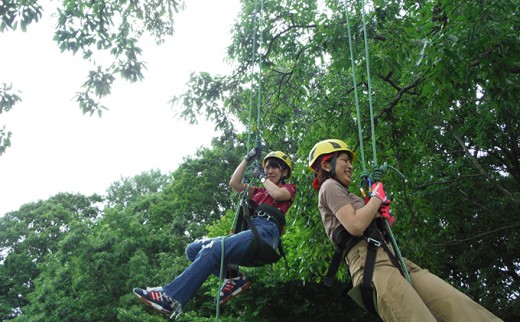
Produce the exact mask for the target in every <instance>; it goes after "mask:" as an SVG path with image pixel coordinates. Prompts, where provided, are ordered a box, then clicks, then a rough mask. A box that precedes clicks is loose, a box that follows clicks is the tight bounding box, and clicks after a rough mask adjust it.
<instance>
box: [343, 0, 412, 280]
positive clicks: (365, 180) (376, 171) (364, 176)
mask: <svg viewBox="0 0 520 323" xmlns="http://www.w3.org/2000/svg"><path fill="white" fill-rule="evenodd" d="M360 1H361V19H362V22H363V35H364V43H365V62H366V70H367V87H368V102H369V110H370V127H371V135H372V152H373V162H374V167H373V170H372V175H371V176H369V174H368V171H367V169H366V166H365V153H364V148H363V135H362V131H361V114H360V112H359V99H358V94H357V80H356V72H355V71H356V64H355V61H354V51H353V49H352V34H351V32H350V17H349V10H348V4H347V0H345V14H346V17H347V33H348V37H349V49H350V62H351V65H352V79H353V82H354V99H355V101H356V113H357V123H358V135H359V147H360V153H361V163H362V168H363V171H362V173H361V175H360V177H361V180H360V184H359V188H360V191H361V193H362V195H363V197H366V196H367V194H366V192H365V190H364V188H363V187H364V186H365V185H366V186H367V187H368V190H369V192H370V189H371V186H372V181H374V182H380V181H381V180H382V177H383V174H384V173H385V172H386V169H387V168H390V169H392V170H394V171H396V172H397V173H398V174H399V175H400V176H401V177H402V178H403V179H405V177H404V175H403V174H402V173H401V172H399V171H398V170H397V169H396V168H395V167H391V166H389V165H387V164H386V163H385V164H383V165H382V166H379V165H378V163H377V149H376V135H375V125H374V109H373V104H372V81H371V78H370V58H369V56H370V55H369V50H368V37H367V29H366V20H365V3H364V1H363V0H360ZM384 223H385V226H386V230H387V232H388V234H389V236H390V240H391V242H392V246H393V248H394V250H395V252H396V254H397V258H398V260H399V263H400V265H401V267H402V269H403V272H404V274H405V277H406V279H407V280H408V282H409V283H410V284H411V283H412V280H411V278H410V275H409V273H408V270H407V268H406V264H405V263H404V260H403V257H402V255H401V252H400V250H399V247H398V245H397V242H396V240H395V237H394V234H393V233H392V229H391V228H390V224H389V223H388V220H387V219H384Z"/></svg>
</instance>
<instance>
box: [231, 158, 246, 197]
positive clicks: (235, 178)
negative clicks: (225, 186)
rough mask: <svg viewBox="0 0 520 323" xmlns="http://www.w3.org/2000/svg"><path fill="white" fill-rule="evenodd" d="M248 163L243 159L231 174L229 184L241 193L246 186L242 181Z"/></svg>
mask: <svg viewBox="0 0 520 323" xmlns="http://www.w3.org/2000/svg"><path fill="white" fill-rule="evenodd" d="M247 164H248V161H247V160H245V159H243V160H242V161H241V162H240V164H238V166H237V168H236V169H235V171H234V172H233V175H231V179H230V180H229V186H231V188H232V189H233V190H235V192H238V193H241V192H242V191H243V190H244V189H245V188H246V184H244V183H242V178H243V177H244V173H245V171H246V168H247Z"/></svg>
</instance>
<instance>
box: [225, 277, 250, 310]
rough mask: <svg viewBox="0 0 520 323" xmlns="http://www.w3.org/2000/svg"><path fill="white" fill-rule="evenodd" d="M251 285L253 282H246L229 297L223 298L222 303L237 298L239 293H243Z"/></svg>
mask: <svg viewBox="0 0 520 323" xmlns="http://www.w3.org/2000/svg"><path fill="white" fill-rule="evenodd" d="M250 285H251V282H247V283H246V284H244V286H242V287H240V288H238V289H237V290H236V291H234V292H233V293H231V294H230V295H229V296H228V297H226V298H224V299H222V300H221V301H220V305H222V304H224V303H226V302H227V301H229V300H230V299H232V298H235V297H236V296H238V295H239V294H241V293H242V292H244V291H245V290H246V289H247V288H248V287H249V286H250Z"/></svg>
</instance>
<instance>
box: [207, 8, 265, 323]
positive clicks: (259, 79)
mask: <svg viewBox="0 0 520 323" xmlns="http://www.w3.org/2000/svg"><path fill="white" fill-rule="evenodd" d="M257 16H259V23H258V25H259V26H260V27H261V26H262V25H263V17H264V0H261V1H260V10H258V0H256V1H255V14H254V15H253V52H252V54H251V56H252V57H251V64H252V66H251V71H250V73H251V74H250V79H251V83H250V95H249V120H248V126H247V151H249V150H250V149H251V134H252V132H253V130H252V119H253V117H252V116H253V93H254V80H255V75H254V74H255V63H256V30H257V29H258V30H260V44H263V30H262V29H261V28H260V27H258V25H257V21H256V20H257ZM257 82H258V97H257V116H256V129H254V132H255V133H256V142H255V145H256V147H260V144H261V139H260V110H261V104H262V57H261V56H259V57H258V76H257ZM250 185H251V183H248V184H247V185H246V187H245V189H244V191H243V192H242V193H241V194H240V202H239V207H238V208H237V211H236V214H235V218H234V220H233V224H232V227H231V228H232V229H231V230H230V234H229V235H228V236H225V237H222V240H221V241H220V274H219V287H218V290H217V297H216V315H215V316H216V321H217V322H219V321H220V290H221V289H222V287H223V286H224V267H225V266H224V265H225V263H224V241H225V240H226V238H227V237H229V236H230V235H232V234H234V232H233V230H234V228H235V227H236V224H237V221H238V217H239V213H240V209H241V208H242V204H243V203H244V200H245V199H247V193H248V191H249V187H250Z"/></svg>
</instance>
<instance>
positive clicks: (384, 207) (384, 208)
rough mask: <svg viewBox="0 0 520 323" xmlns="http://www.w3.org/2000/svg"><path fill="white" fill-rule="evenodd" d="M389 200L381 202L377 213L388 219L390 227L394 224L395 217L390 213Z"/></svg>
mask: <svg viewBox="0 0 520 323" xmlns="http://www.w3.org/2000/svg"><path fill="white" fill-rule="evenodd" d="M390 202H391V201H390V200H388V199H387V200H386V202H385V203H383V204H381V207H379V214H380V215H381V216H382V217H383V218H385V219H387V220H388V224H389V225H390V227H392V225H393V224H394V222H395V218H394V216H393V215H392V210H391V209H390Z"/></svg>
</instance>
